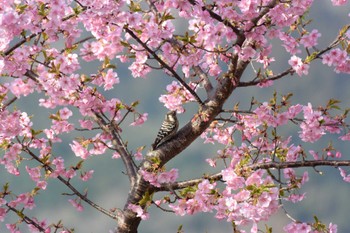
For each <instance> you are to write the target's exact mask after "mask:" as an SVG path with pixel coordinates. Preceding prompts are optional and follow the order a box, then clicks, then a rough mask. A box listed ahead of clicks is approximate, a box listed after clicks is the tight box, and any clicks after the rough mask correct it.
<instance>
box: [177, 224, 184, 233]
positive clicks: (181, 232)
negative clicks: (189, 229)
mask: <svg viewBox="0 0 350 233" xmlns="http://www.w3.org/2000/svg"><path fill="white" fill-rule="evenodd" d="M176 233H183V230H182V224H181V225H180V226H179V227H178V228H177V231H176Z"/></svg>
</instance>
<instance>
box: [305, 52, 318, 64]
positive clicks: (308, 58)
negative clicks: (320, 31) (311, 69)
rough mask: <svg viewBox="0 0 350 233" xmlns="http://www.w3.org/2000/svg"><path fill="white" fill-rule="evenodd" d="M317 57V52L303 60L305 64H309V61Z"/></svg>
mask: <svg viewBox="0 0 350 233" xmlns="http://www.w3.org/2000/svg"><path fill="white" fill-rule="evenodd" d="M317 55H318V52H313V53H312V54H310V55H309V56H307V57H306V58H305V61H304V62H305V63H310V62H311V61H313V60H314V59H315V58H316V57H317Z"/></svg>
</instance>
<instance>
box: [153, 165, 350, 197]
mask: <svg viewBox="0 0 350 233" xmlns="http://www.w3.org/2000/svg"><path fill="white" fill-rule="evenodd" d="M317 166H331V167H340V166H348V167H350V160H311V161H296V162H280V163H279V162H269V163H257V164H252V165H247V166H244V167H243V168H242V169H247V170H248V169H251V170H259V169H265V170H266V169H272V168H274V169H285V168H300V167H313V168H314V167H317ZM205 179H207V180H211V181H217V180H221V179H222V175H221V173H216V174H213V175H210V176H206V177H203V178H198V179H192V180H187V181H181V182H175V183H173V184H171V185H170V186H169V185H165V186H161V187H159V188H156V187H155V188H154V189H155V191H169V190H178V189H183V188H186V187H190V186H194V185H198V184H199V183H201V182H202V181H203V180H205Z"/></svg>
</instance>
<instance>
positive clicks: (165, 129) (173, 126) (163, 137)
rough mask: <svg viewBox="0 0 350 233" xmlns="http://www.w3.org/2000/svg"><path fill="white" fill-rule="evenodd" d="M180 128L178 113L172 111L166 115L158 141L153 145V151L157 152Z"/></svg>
mask: <svg viewBox="0 0 350 233" xmlns="http://www.w3.org/2000/svg"><path fill="white" fill-rule="evenodd" d="M178 128H179V121H178V120H177V117H176V111H170V112H168V113H167V114H166V115H165V119H164V121H163V123H162V126H161V127H160V129H159V131H158V134H157V137H156V140H154V143H153V144H152V149H153V150H155V149H157V148H158V146H160V145H161V144H163V143H164V142H165V141H167V140H169V139H170V138H171V137H172V136H173V135H174V134H175V133H176V131H177V129H178Z"/></svg>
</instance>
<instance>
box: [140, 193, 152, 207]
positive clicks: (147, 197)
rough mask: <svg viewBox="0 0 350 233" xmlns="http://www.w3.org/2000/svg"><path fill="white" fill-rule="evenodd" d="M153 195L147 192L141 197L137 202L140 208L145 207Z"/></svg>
mask: <svg viewBox="0 0 350 233" xmlns="http://www.w3.org/2000/svg"><path fill="white" fill-rule="evenodd" d="M152 197H153V193H152V194H150V193H149V192H148V191H147V192H146V193H145V194H144V195H143V196H142V199H141V200H140V201H139V202H138V204H139V205H140V206H146V205H147V204H148V203H150V202H151V201H152Z"/></svg>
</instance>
